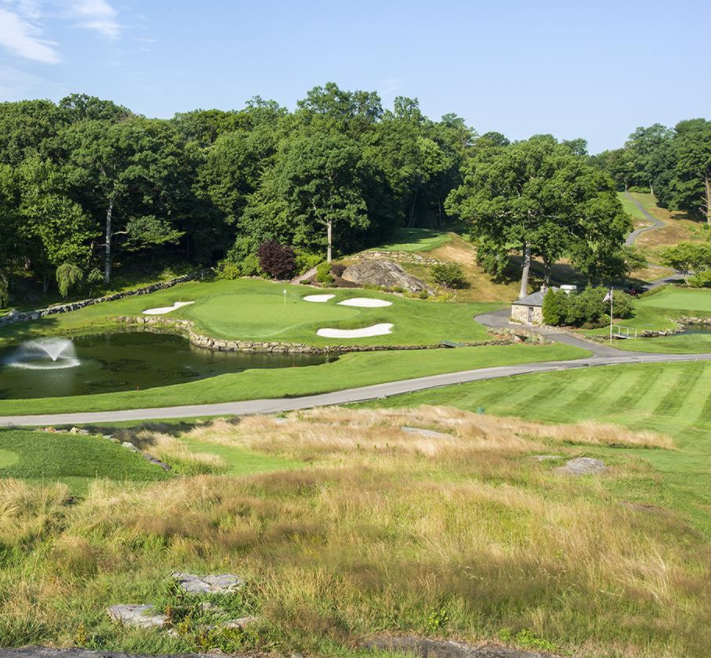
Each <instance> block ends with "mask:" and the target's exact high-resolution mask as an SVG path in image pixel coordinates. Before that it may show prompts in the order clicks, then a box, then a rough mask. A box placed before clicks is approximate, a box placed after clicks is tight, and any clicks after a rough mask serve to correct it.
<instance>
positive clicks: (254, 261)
mask: <svg viewBox="0 0 711 658" xmlns="http://www.w3.org/2000/svg"><path fill="white" fill-rule="evenodd" d="M239 271H240V273H241V275H242V276H261V275H262V268H261V267H260V266H259V256H257V254H248V255H247V256H245V257H244V259H243V260H242V262H241V263H240V264H239Z"/></svg>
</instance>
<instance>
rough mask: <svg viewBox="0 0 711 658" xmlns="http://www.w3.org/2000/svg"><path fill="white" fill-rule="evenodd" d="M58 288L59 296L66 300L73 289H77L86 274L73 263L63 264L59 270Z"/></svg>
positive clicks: (57, 274)
mask: <svg viewBox="0 0 711 658" xmlns="http://www.w3.org/2000/svg"><path fill="white" fill-rule="evenodd" d="M56 276H57V286H58V287H59V294H60V295H61V296H62V297H64V299H66V298H67V297H69V292H70V291H71V290H72V289H73V288H77V287H78V286H79V284H80V283H81V280H82V279H83V278H84V273H83V272H82V271H81V270H80V269H79V268H78V267H77V266H76V265H73V264H72V263H63V264H62V265H60V266H59V267H58V268H57V272H56Z"/></svg>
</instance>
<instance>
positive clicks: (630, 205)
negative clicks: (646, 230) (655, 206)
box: [617, 192, 649, 222]
mask: <svg viewBox="0 0 711 658" xmlns="http://www.w3.org/2000/svg"><path fill="white" fill-rule="evenodd" d="M617 196H618V197H619V199H620V201H621V202H622V208H623V209H624V211H625V212H626V213H627V214H628V215H629V216H630V217H632V219H636V220H639V221H646V222H648V221H649V220H648V219H647V217H645V215H644V213H643V212H642V211H641V210H640V208H639V206H638V205H637V204H636V203H635V202H634V201H630V200H629V199H628V198H627V197H626V196H625V193H624V192H618V193H617Z"/></svg>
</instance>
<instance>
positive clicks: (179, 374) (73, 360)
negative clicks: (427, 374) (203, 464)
mask: <svg viewBox="0 0 711 658" xmlns="http://www.w3.org/2000/svg"><path fill="white" fill-rule="evenodd" d="M336 358H337V357H334V356H330V357H329V356H325V355H305V354H288V355H287V354H247V353H241V352H213V351H212V350H207V349H204V348H199V347H195V346H194V345H191V344H190V342H189V341H188V340H187V339H186V338H183V337H181V336H174V335H169V334H156V333H151V332H143V331H126V332H112V333H106V334H98V335H91V336H80V337H76V338H74V339H72V340H67V339H44V340H43V339H38V340H37V341H28V342H27V343H23V344H22V345H20V346H15V347H8V348H2V349H0V399H4V400H17V399H22V398H40V397H65V396H70V395H89V394H93V393H113V392H115V391H135V390H136V389H144V388H154V387H156V386H167V385H169V384H182V383H184V382H189V381H195V380H198V379H205V378H207V377H214V376H216V375H222V374H225V373H235V372H242V371H243V370H247V369H251V368H293V367H299V366H312V365H319V364H322V363H327V362H328V361H333V360H335V359H336ZM186 402H189V400H186Z"/></svg>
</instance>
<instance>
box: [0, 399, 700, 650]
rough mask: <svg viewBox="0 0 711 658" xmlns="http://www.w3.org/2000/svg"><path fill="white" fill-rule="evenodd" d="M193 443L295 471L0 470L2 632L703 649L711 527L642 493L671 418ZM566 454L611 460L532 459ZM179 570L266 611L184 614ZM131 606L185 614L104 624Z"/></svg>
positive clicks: (317, 416)
mask: <svg viewBox="0 0 711 658" xmlns="http://www.w3.org/2000/svg"><path fill="white" fill-rule="evenodd" d="M403 425H408V426H413V427H416V428H421V429H427V430H432V431H435V432H437V433H438V434H436V435H425V434H417V433H415V434H413V433H407V432H404V431H403V430H402V429H401V428H402V426H403ZM181 437H184V438H187V439H189V440H190V441H191V442H195V443H196V445H198V444H199V446H202V445H203V444H205V443H211V444H215V445H225V446H232V447H235V448H239V449H242V450H247V451H250V452H255V453H259V454H263V455H265V456H268V457H275V458H279V459H284V460H293V461H295V462H298V463H300V464H301V467H300V468H295V469H292V470H288V471H283V472H272V473H265V474H258V475H252V476H249V477H228V476H224V475H223V476H215V475H196V476H192V477H184V478H174V479H171V480H169V481H167V482H163V483H156V484H151V485H147V486H146V485H143V486H138V485H136V484H130V483H129V484H127V485H124V484H117V483H112V482H110V481H97V482H96V483H94V484H93V485H92V487H91V488H90V490H89V491H88V493H87V495H86V496H85V497H84V498H83V499H80V500H74V501H71V502H69V500H68V497H67V493H66V488H64V489H63V488H62V486H61V485H55V486H48V487H37V486H31V485H28V484H26V483H22V482H18V481H15V482H12V481H7V482H0V500H2V501H3V503H4V508H3V509H4V511H5V513H4V514H3V515H0V544H2V546H3V547H4V549H3V550H4V553H3V556H4V559H3V561H2V563H0V602H1V603H2V610H3V614H2V615H0V642H1V643H2V644H3V645H4V646H13V645H14V646H17V645H22V644H33V643H40V644H50V643H51V644H55V645H59V646H71V645H80V646H86V647H88V648H98V649H102V650H105V651H106V650H113V651H127V652H129V651H130V652H149V653H156V652H165V653H171V652H172V653H178V652H187V651H198V650H200V651H207V650H210V649H215V648H219V649H221V650H223V651H225V652H228V651H239V652H246V651H250V650H252V651H258V652H259V651H270V652H274V653H277V654H282V655H289V653H293V652H299V653H304V654H307V655H316V656H334V655H339V656H357V655H363V656H365V655H373V654H371V653H369V652H367V651H365V650H363V649H359V648H358V646H359V645H358V643H359V640H361V639H363V638H367V637H370V636H372V634H373V633H377V632H391V633H407V632H413V633H416V634H419V635H424V636H435V637H437V636H439V637H446V638H457V639H460V640H465V641H472V642H475V643H476V642H478V641H481V640H487V639H492V638H493V639H497V638H505V639H510V638H514V640H515V639H517V638H518V639H519V641H524V640H525V641H526V643H528V645H529V646H534V647H539V648H543V647H547V648H550V649H553V650H555V651H557V652H560V653H562V654H564V655H572V654H574V655H577V656H581V658H613V657H616V658H623V657H624V658H652V657H654V658H660V657H661V658H672V657H674V658H679V657H688V658H701V657H702V656H704V657H705V656H706V655H707V648H708V646H709V643H710V642H711V635H709V633H710V632H711V631H710V630H709V626H708V624H706V623H705V621H706V620H707V610H708V607H709V604H711V594H710V592H711V589H709V588H708V586H707V585H708V582H709V579H710V578H711V575H710V574H711V564H710V563H709V557H708V555H709V553H708V541H707V539H706V538H705V537H703V536H702V535H700V534H699V533H698V532H696V531H694V530H693V528H691V527H690V526H689V525H687V524H686V523H685V522H684V521H683V520H681V519H679V518H678V517H677V516H676V515H675V514H674V513H672V512H670V511H668V510H666V509H664V508H663V507H654V508H649V507H644V506H642V505H636V506H635V505H634V504H632V502H634V501H637V500H638V499H640V497H641V499H642V500H646V499H647V496H648V495H650V494H651V493H654V492H658V491H659V490H660V489H662V485H661V484H660V482H659V478H658V477H657V476H656V474H655V472H654V470H653V469H652V468H651V467H650V466H649V465H648V464H647V463H646V461H645V459H643V458H641V455H644V456H646V455H647V454H657V453H665V454H666V453H669V454H670V455H676V454H677V453H676V451H675V450H673V446H672V444H671V443H670V442H669V440H668V438H666V437H664V436H663V435H661V434H659V433H653V432H635V431H618V432H617V433H616V434H615V433H614V432H611V430H610V428H609V427H604V426H603V427H598V426H596V425H593V424H586V425H585V426H580V425H573V426H567V427H557V428H554V427H549V426H546V425H543V424H539V423H533V422H524V423H521V422H517V421H515V420H511V419H498V418H496V417H490V416H485V415H478V414H473V413H468V412H464V411H460V410H452V409H442V408H419V409H407V410H405V411H400V410H376V411H371V410H365V411H364V410H338V409H321V410H316V411H311V412H300V413H294V414H290V415H288V416H287V417H286V418H285V419H274V418H258V417H255V418H249V419H245V420H243V421H242V422H239V423H237V424H235V423H231V422H227V421H218V422H216V423H214V424H212V425H207V426H201V427H199V428H197V429H195V430H191V431H188V432H186V433H184V434H182V435H181ZM612 439H614V445H616V446H618V447H617V448H612V447H610V445H611V440H612ZM631 450H634V451H635V452H629V451H631ZM551 453H553V454H559V455H561V456H562V457H564V458H568V457H574V456H600V455H604V456H605V459H606V461H607V462H608V464H609V465H610V466H611V470H610V471H609V472H608V473H607V474H605V475H604V476H602V477H595V478H592V477H583V478H571V477H568V476H564V475H561V474H559V473H557V472H556V471H555V466H556V465H557V464H555V463H553V462H539V461H536V460H534V459H532V456H533V455H536V454H551ZM175 570H181V571H189V572H193V573H208V572H209V573H215V572H233V573H238V574H240V575H242V576H243V577H245V578H246V579H247V582H248V584H247V587H246V589H245V590H244V591H243V592H241V593H240V594H239V595H237V596H235V597H228V598H227V599H223V600H221V601H220V603H221V604H224V605H226V606H228V607H229V609H230V610H234V611H235V612H236V614H245V613H247V614H257V615H258V616H259V618H260V621H259V622H258V623H257V625H256V626H254V627H253V628H252V629H251V630H248V631H246V632H243V633H242V632H239V633H220V632H217V631H206V630H205V629H204V628H201V626H200V624H201V623H202V622H203V618H202V617H201V616H200V615H199V614H196V615H191V614H190V613H188V614H187V615H186V614H183V613H184V611H185V610H195V609H198V608H199V603H200V599H195V600H187V599H186V598H185V597H179V596H178V595H176V592H175V589H174V588H172V587H171V586H170V585H169V581H168V575H169V574H170V573H171V572H173V571H175ZM119 602H135V603H154V604H156V605H158V606H159V608H160V609H167V610H170V611H171V618H173V619H175V620H176V630H177V631H178V632H177V634H176V636H170V635H168V634H166V633H165V632H156V631H140V630H129V629H125V628H121V627H118V626H116V625H113V624H111V623H110V622H109V621H108V618H107V616H106V614H105V612H104V611H105V608H106V607H107V606H108V605H111V604H113V603H119ZM178 622H179V623H178Z"/></svg>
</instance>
